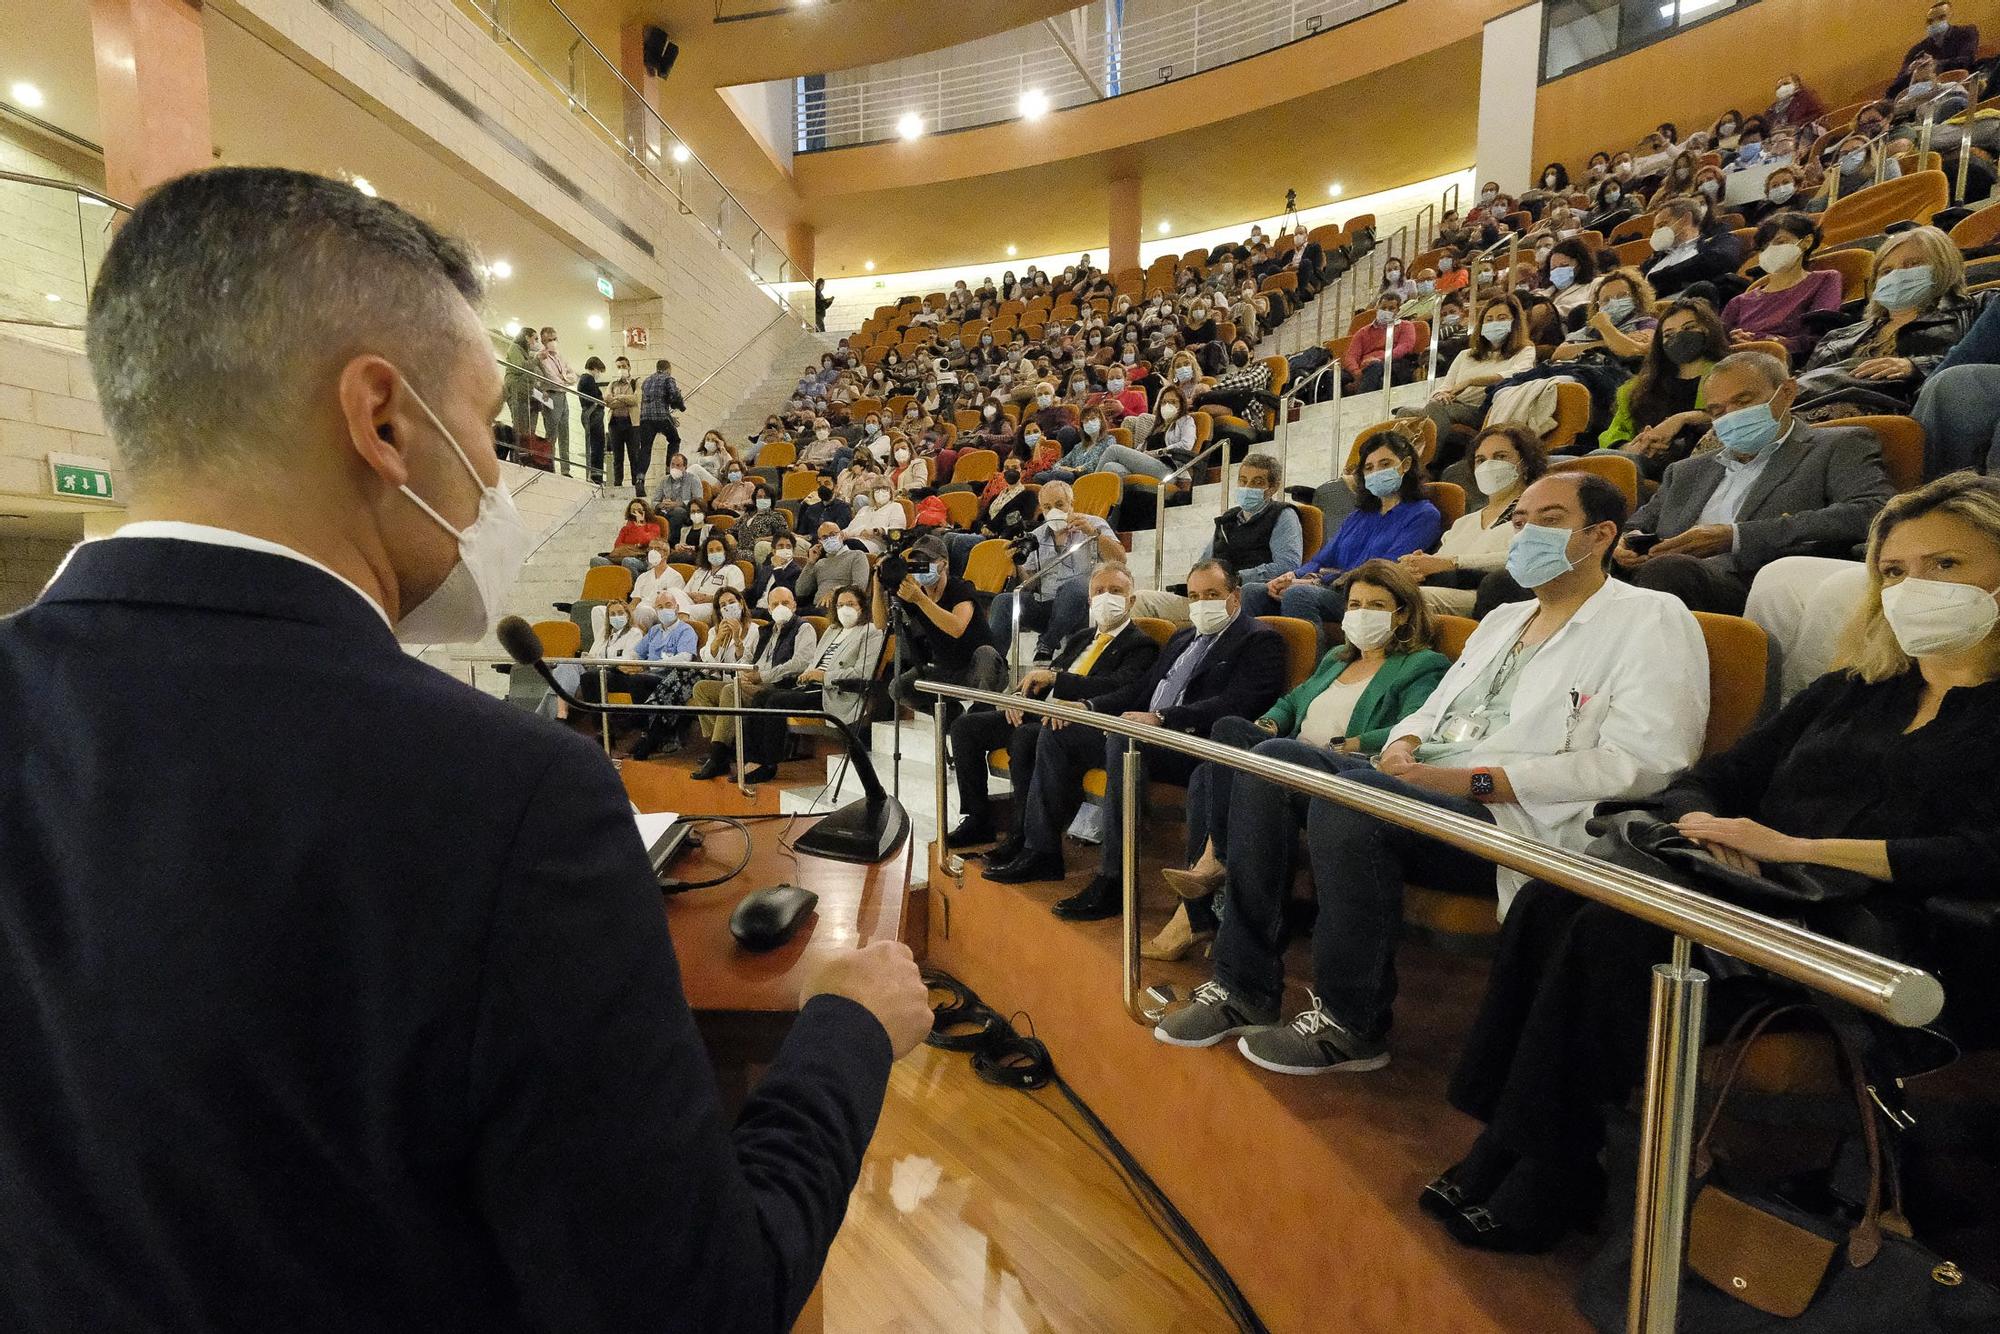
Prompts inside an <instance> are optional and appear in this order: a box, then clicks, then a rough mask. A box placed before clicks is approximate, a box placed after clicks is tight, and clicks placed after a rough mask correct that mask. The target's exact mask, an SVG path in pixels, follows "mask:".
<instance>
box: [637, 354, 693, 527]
mask: <svg viewBox="0 0 2000 1334" xmlns="http://www.w3.org/2000/svg"><path fill="white" fill-rule="evenodd" d="M686 411H687V400H686V399H684V398H682V397H681V387H680V385H678V384H676V383H675V382H674V375H673V368H672V366H671V365H669V363H668V361H667V359H666V358H665V357H661V358H660V359H659V360H658V361H656V362H654V363H653V373H652V374H651V375H648V376H647V377H646V378H645V380H644V381H643V382H641V384H640V385H639V433H638V436H637V438H636V439H634V440H633V441H632V489H633V490H634V491H636V492H638V494H640V495H642V496H643V495H645V494H646V467H647V465H648V464H650V463H651V462H652V461H653V438H654V437H655V436H661V435H664V436H665V437H666V438H667V448H668V450H669V451H670V452H671V451H672V450H676V449H679V448H680V447H681V431H680V426H679V425H678V424H677V423H676V422H675V421H674V414H675V413H676V412H686Z"/></svg>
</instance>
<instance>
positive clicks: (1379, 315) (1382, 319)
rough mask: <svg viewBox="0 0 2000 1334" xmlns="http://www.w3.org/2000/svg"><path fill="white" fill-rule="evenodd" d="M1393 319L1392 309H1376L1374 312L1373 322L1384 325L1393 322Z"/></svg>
mask: <svg viewBox="0 0 2000 1334" xmlns="http://www.w3.org/2000/svg"><path fill="white" fill-rule="evenodd" d="M1395 319H1396V312H1395V311H1393V310H1378V311H1376V312H1375V323H1377V324H1380V325H1383V326H1385V327H1386V326H1388V325H1389V324H1392V323H1394V321H1395Z"/></svg>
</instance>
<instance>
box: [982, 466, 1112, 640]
mask: <svg viewBox="0 0 2000 1334" xmlns="http://www.w3.org/2000/svg"><path fill="white" fill-rule="evenodd" d="M1038 495H1039V498H1040V500H1041V507H1042V521H1041V522H1040V523H1039V524H1037V525H1036V526H1035V527H1033V528H1031V529H1029V530H1028V531H1027V532H1025V533H1023V534H1021V535H1020V536H1019V537H1017V538H1015V539H1014V561H1015V564H1016V566H1017V567H1018V570H1019V575H1018V578H1017V581H1016V587H1014V588H1011V589H1008V590H1007V591H1006V592H1004V593H1002V594H1000V596H998V597H996V598H994V599H993V609H992V611H991V612H990V613H989V614H988V617H987V621H988V624H989V625H990V626H991V628H992V631H993V638H994V641H995V642H996V643H999V644H1002V645H1005V644H1007V643H1009V642H1010V641H1011V640H1012V638H1013V635H1014V603H1015V602H1016V601H1017V600H1018V599H1019V598H1020V597H1021V589H1020V587H1019V585H1020V584H1024V583H1026V582H1027V581H1028V580H1030V579H1033V578H1036V576H1038V575H1039V576H1040V578H1039V582H1037V583H1036V584H1035V585H1034V586H1033V587H1032V588H1030V589H1029V590H1028V600H1027V601H1026V602H1023V603H1022V604H1021V628H1022V629H1023V630H1033V631H1035V632H1036V633H1037V634H1039V635H1040V636H1041V639H1040V641H1039V642H1038V645H1037V647H1036V650H1035V656H1036V658H1037V659H1038V660H1044V661H1045V660H1047V658H1048V656H1049V654H1050V653H1051V652H1053V651H1054V649H1055V646H1056V645H1057V644H1060V643H1061V642H1062V641H1063V640H1065V639H1067V638H1068V637H1069V636H1071V635H1073V634H1075V633H1076V632H1077V631H1078V630H1081V629H1082V628H1083V625H1084V620H1085V617H1086V614H1087V612H1088V610H1089V607H1090V571H1091V567H1092V566H1094V565H1096V564H1097V563H1098V562H1099V561H1109V562H1112V563H1113V564H1123V563H1124V561H1125V548H1124V547H1123V546H1122V545H1120V544H1119V541H1118V534H1117V533H1115V532H1113V531H1112V528H1111V525H1110V524H1108V523H1106V522H1105V521H1104V520H1103V519H1100V518H1098V517H1097V516H1096V515H1094V514H1078V513H1077V512H1076V509H1075V505H1076V495H1075V493H1074V492H1073V491H1071V490H1070V487H1069V483H1068V482H1045V483H1043V484H1042V488H1041V490H1040V492H1039V493H1038Z"/></svg>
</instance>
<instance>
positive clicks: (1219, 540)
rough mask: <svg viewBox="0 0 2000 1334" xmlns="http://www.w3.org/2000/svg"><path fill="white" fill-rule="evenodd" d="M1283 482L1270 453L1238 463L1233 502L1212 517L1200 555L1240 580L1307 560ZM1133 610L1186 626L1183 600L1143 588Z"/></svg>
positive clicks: (1269, 575)
mask: <svg viewBox="0 0 2000 1334" xmlns="http://www.w3.org/2000/svg"><path fill="white" fill-rule="evenodd" d="M1283 481H1284V475H1283V472H1282V471H1281V470H1280V468H1279V467H1278V461H1277V460H1276V459H1274V458H1272V457H1271V456H1270V455H1269V454H1251V455H1248V456H1247V457H1245V458H1244V460H1243V461H1242V462H1241V463H1239V464H1237V465H1236V503H1235V504H1234V505H1232V506H1230V507H1229V508H1228V509H1227V510H1225V511H1223V513H1222V514H1221V515H1220V516H1219V517H1218V518H1217V519H1216V521H1215V533H1214V535H1213V536H1211V537H1210V538H1209V540H1208V545H1207V546H1205V547H1203V548H1202V550H1201V559H1202V560H1217V561H1220V562H1221V563H1222V565H1223V566H1224V568H1226V569H1227V570H1228V571H1229V572H1230V573H1231V574H1232V575H1233V576H1235V583H1236V584H1238V585H1241V584H1244V583H1259V584H1262V583H1269V582H1270V581H1271V580H1273V579H1276V578H1277V577H1278V576H1279V575H1282V574H1285V573H1288V572H1289V571H1291V570H1295V569H1297V568H1298V566H1299V562H1300V561H1302V560H1304V559H1305V546H1304V543H1305V538H1304V535H1303V534H1304V530H1303V529H1302V528H1301V527H1300V526H1299V512H1298V510H1296V509H1294V508H1293V507H1292V504H1291V502H1290V501H1288V500H1286V499H1285V498H1284V493H1283V489H1282V483H1283ZM1134 614H1135V615H1138V616H1157V617H1160V618H1162V619H1165V620H1169V621H1174V622H1176V623H1178V624H1183V625H1185V624H1187V621H1188V615H1187V599H1185V598H1183V597H1180V596H1178V595H1176V594H1173V593H1168V592H1166V591H1165V590H1163V589H1147V590H1144V591H1142V592H1141V593H1140V594H1139V597H1138V609H1137V611H1136V612H1135V613H1134Z"/></svg>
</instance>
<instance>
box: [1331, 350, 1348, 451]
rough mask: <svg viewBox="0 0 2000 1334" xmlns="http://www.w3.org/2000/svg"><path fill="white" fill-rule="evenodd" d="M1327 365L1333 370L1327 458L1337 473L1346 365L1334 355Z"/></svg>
mask: <svg viewBox="0 0 2000 1334" xmlns="http://www.w3.org/2000/svg"><path fill="white" fill-rule="evenodd" d="M1327 365H1328V366H1330V367H1331V368H1332V370H1333V412H1332V413H1331V414H1330V416H1329V418H1328V419H1329V420H1330V421H1332V423H1333V447H1332V448H1331V449H1330V450H1329V451H1328V452H1327V459H1328V461H1329V462H1330V463H1331V464H1332V466H1333V470H1334V472H1336V473H1338V472H1339V471H1340V413H1341V405H1342V401H1343V400H1342V393H1343V390H1344V387H1345V385H1346V383H1347V367H1345V366H1343V365H1341V362H1340V358H1339V357H1335V358H1334V359H1333V360H1332V361H1330V362H1328V363H1327Z"/></svg>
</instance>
